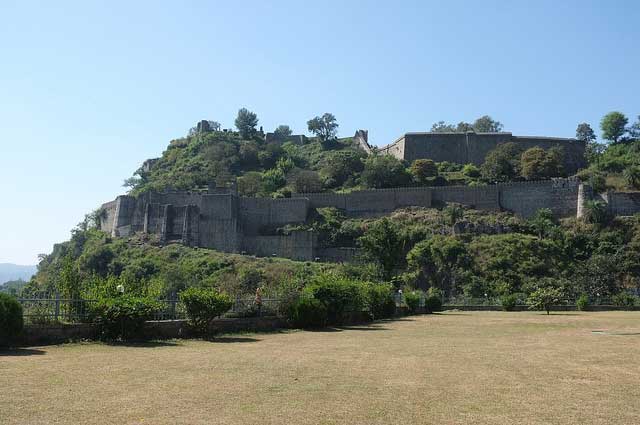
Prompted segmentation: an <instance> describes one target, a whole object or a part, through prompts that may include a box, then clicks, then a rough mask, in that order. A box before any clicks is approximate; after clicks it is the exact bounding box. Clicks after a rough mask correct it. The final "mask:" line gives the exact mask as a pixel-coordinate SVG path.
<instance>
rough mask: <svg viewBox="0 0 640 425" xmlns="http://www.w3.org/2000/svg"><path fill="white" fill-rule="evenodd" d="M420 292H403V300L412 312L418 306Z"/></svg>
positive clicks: (415, 310) (416, 309)
mask: <svg viewBox="0 0 640 425" xmlns="http://www.w3.org/2000/svg"><path fill="white" fill-rule="evenodd" d="M421 296H422V293H421V292H420V291H410V292H405V293H404V302H405V303H407V307H409V310H411V312H412V313H415V312H417V311H418V308H419V307H420V297H421Z"/></svg>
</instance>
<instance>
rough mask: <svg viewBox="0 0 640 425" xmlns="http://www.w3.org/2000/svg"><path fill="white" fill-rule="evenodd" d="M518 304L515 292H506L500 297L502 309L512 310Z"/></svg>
mask: <svg viewBox="0 0 640 425" xmlns="http://www.w3.org/2000/svg"><path fill="white" fill-rule="evenodd" d="M517 304H518V296H517V295H516V294H508V295H503V296H501V297H500V305H501V306H502V309H503V310H504V311H513V309H514V308H515V307H516V305H517Z"/></svg>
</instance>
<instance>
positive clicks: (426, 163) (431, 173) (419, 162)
mask: <svg viewBox="0 0 640 425" xmlns="http://www.w3.org/2000/svg"><path fill="white" fill-rule="evenodd" d="M409 171H410V172H411V175H412V176H413V179H414V180H415V181H416V182H417V183H425V182H426V181H427V179H428V178H430V177H436V176H437V175H438V167H437V166H436V163H435V162H433V160H431V159H416V160H415V161H413V163H412V164H411V168H410V169H409Z"/></svg>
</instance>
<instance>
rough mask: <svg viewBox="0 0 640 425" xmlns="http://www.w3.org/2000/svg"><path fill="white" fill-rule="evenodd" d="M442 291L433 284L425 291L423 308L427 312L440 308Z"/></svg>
mask: <svg viewBox="0 0 640 425" xmlns="http://www.w3.org/2000/svg"><path fill="white" fill-rule="evenodd" d="M442 295H443V294H442V291H441V290H440V289H438V288H434V287H433V286H432V287H431V288H429V290H428V291H427V298H426V299H425V300H424V310H425V311H426V312H427V313H433V312H435V311H440V310H442Z"/></svg>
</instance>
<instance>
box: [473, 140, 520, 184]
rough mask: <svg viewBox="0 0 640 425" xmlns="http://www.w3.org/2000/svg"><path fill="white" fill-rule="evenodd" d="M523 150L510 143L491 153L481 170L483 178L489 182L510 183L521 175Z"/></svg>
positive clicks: (498, 147)
mask: <svg viewBox="0 0 640 425" xmlns="http://www.w3.org/2000/svg"><path fill="white" fill-rule="evenodd" d="M521 154H522V148H521V147H520V146H518V145H517V144H516V143H513V142H509V143H504V144H502V145H499V146H497V147H496V148H495V149H493V150H492V151H490V152H489V153H488V154H487V156H486V157H485V159H484V164H482V167H481V168H480V173H481V175H482V178H483V179H485V180H487V181H492V182H494V181H498V182H500V181H509V180H512V179H514V178H516V177H517V176H518V175H519V174H520V155H521Z"/></svg>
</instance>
